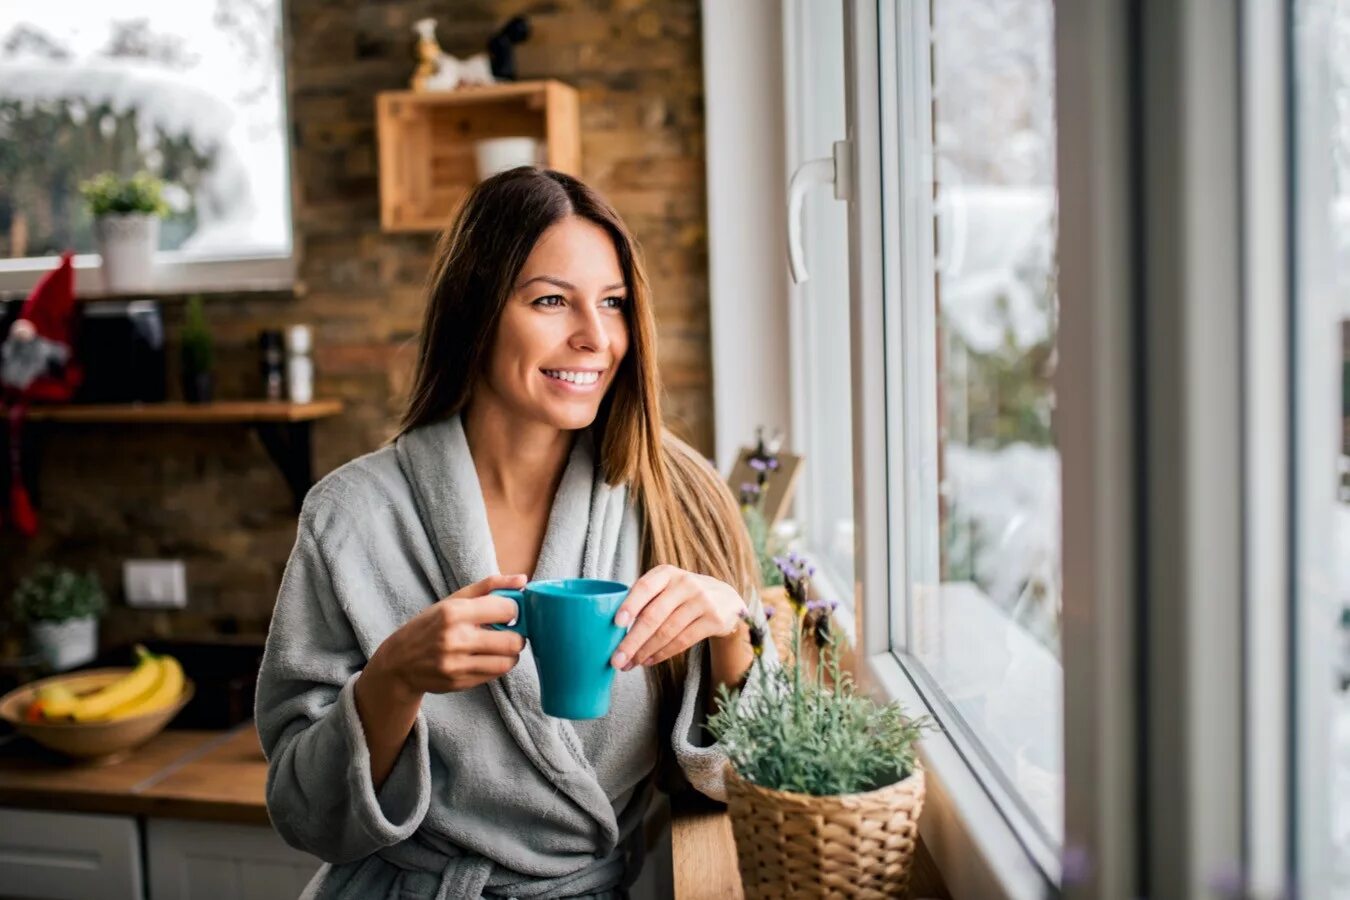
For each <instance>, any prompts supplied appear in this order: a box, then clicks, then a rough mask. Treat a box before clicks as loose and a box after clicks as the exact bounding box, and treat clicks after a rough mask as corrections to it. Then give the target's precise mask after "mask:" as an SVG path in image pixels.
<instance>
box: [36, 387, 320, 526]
mask: <svg viewBox="0 0 1350 900" xmlns="http://www.w3.org/2000/svg"><path fill="white" fill-rule="evenodd" d="M341 412H342V401H341V400H316V401H314V402H313V403H286V402H281V401H272V400H224V401H219V402H215V403H99V404H89V405H61V406H30V407H29V408H28V411H27V415H26V419H27V420H28V421H29V422H30V423H33V424H34V425H41V426H49V425H52V424H71V425H90V424H127V425H229V424H241V425H248V426H250V427H252V428H253V429H254V430H255V431H256V432H257V433H258V439H259V440H260V441H262V444H263V447H264V448H265V449H266V450H267V455H268V456H269V457H270V458H271V460H272V462H273V463H275V464H276V467H277V468H278V469H279V470H280V471H281V475H282V477H283V478H285V479H286V484H287V486H288V487H289V488H290V490H291V500H292V504H293V506H294V509H295V511H296V512H299V511H300V505H301V503H303V502H304V499H305V494H306V493H308V492H309V489H310V488H311V487H313V486H314V475H313V471H314V461H313V454H312V451H311V444H310V426H311V424H312V423H313V422H315V421H316V420H318V419H326V418H328V417H330V416H336V415H338V414H339V413H341ZM40 431H41V428H37V427H32V428H26V429H24V433H25V436H26V437H27V438H28V439H29V440H31V441H33V446H31V447H25V448H24V458H25V460H26V461H28V464H29V465H32V466H36V465H37V461H38V460H39V459H41V455H42V454H41V450H40V448H39V446H38V445H37V443H38V441H40V440H41V438H42V435H41V434H40ZM34 432H39V433H38V434H34ZM30 478H31V480H32V483H33V484H34V485H35V486H36V484H37V483H38V477H37V472H36V470H33V471H32V472H31V474H30ZM34 501H35V502H36V501H37V497H36V494H35V495H34Z"/></svg>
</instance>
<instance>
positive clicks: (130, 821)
mask: <svg viewBox="0 0 1350 900" xmlns="http://www.w3.org/2000/svg"><path fill="white" fill-rule="evenodd" d="M278 840H279V839H278ZM0 896H3V897H6V898H9V897H16V898H18V897H21V898H25V900H28V898H39V897H40V898H54V900H76V898H79V900H144V897H145V881H144V873H143V872H142V870H141V841H140V833H139V829H138V828H137V823H136V818H135V816H102V815H93V814H89V813H54V812H38V811H35V810H27V809H9V808H3V809H0ZM294 896H295V895H292V897H294Z"/></svg>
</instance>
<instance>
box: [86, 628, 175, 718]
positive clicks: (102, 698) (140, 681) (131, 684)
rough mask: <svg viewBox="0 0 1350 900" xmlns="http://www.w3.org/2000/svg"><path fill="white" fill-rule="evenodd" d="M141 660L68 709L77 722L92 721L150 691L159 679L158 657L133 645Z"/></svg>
mask: <svg viewBox="0 0 1350 900" xmlns="http://www.w3.org/2000/svg"><path fill="white" fill-rule="evenodd" d="M136 653H137V655H139V656H140V661H139V662H137V663H136V668H134V669H132V670H131V672H129V673H128V674H126V675H123V676H122V677H121V678H119V679H117V680H116V681H114V682H113V683H112V684H110V685H107V686H106V687H103V688H101V689H99V690H97V691H95V692H94V693H92V694H89V695H88V696H84V697H80V698H79V700H78V701H77V702H76V704H75V708H74V709H72V710H71V715H72V716H74V717H75V721H77V722H95V721H98V720H99V719H102V718H104V717H106V716H107V714H108V713H110V712H111V711H112V710H114V709H116V708H117V707H119V706H122V705H123V704H126V703H129V702H130V701H132V700H135V699H137V698H138V697H141V696H143V695H145V694H146V693H148V692H149V691H150V690H152V689H153V688H154V686H155V684H156V683H157V682H158V681H159V677H160V661H159V657H157V656H152V655H151V654H150V652H149V651H148V650H146V649H145V648H144V647H142V646H141V645H140V644H137V645H136Z"/></svg>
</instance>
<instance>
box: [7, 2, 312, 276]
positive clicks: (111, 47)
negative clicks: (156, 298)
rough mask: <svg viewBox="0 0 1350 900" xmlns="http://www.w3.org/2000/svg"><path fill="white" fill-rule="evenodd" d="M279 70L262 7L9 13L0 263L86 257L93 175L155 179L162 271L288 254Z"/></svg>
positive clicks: (155, 5) (272, 19)
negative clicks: (70, 254)
mask: <svg viewBox="0 0 1350 900" xmlns="http://www.w3.org/2000/svg"><path fill="white" fill-rule="evenodd" d="M282 72H283V66H282V55H281V19H280V3H279V2H277V0H214V2H211V3H164V2H155V0H134V2H122V3H115V4H108V3H100V2H95V0H51V2H47V3H40V4H10V5H9V6H8V7H7V8H6V9H5V10H4V11H0V185H3V186H4V187H3V189H0V269H3V270H4V271H6V272H10V273H12V272H16V271H22V270H23V269H25V268H26V269H38V270H41V269H43V268H47V267H48V266H49V264H50V263H49V261H41V260H37V259H33V258H35V257H38V258H40V257H50V256H53V255H55V254H57V253H59V252H61V251H62V250H65V249H73V250H75V251H76V253H77V254H89V253H92V252H94V244H93V237H92V233H91V222H90V217H89V215H88V213H87V212H86V210H85V209H84V206H83V203H82V200H81V197H80V193H79V184H80V182H81V181H83V180H84V179H86V178H88V177H90V176H92V175H94V174H96V173H98V172H101V171H105V170H112V171H116V172H119V173H121V174H124V175H125V174H131V173H134V172H136V171H138V170H141V169H144V170H147V171H149V172H151V173H153V174H155V175H157V176H158V177H160V178H161V179H163V180H164V182H165V185H166V191H165V194H166V200H167V201H168V202H169V205H170V207H171V209H172V212H171V214H170V215H169V216H168V217H167V218H166V219H165V220H164V222H163V224H162V227H161V230H160V250H161V251H170V255H169V256H168V257H167V260H169V261H185V260H206V259H211V260H221V259H230V258H245V257H246V258H258V257H287V256H289V254H290V248H291V229H290V210H289V203H288V196H289V179H288V174H287V167H288V162H287V159H288V157H287V150H286V134H287V129H286V115H285V104H284V90H283V88H284V85H283V77H282ZM25 260H28V262H24V261H25ZM161 261H162V262H163V261H165V260H163V259H162V260H161ZM0 286H3V287H17V286H21V285H16V284H14V283H12V282H8V281H7V283H5V284H3V285H0Z"/></svg>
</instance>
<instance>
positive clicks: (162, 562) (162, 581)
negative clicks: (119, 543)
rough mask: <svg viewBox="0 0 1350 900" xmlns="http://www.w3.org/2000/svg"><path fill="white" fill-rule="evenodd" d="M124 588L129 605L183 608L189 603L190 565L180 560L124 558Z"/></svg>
mask: <svg viewBox="0 0 1350 900" xmlns="http://www.w3.org/2000/svg"><path fill="white" fill-rule="evenodd" d="M122 591H123V593H124V594H125V595H126V598H127V606H134V607H137V608H140V609H182V608H183V607H185V606H187V567H186V566H184V565H183V561H182V560H181V559H127V560H123V561H122Z"/></svg>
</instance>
